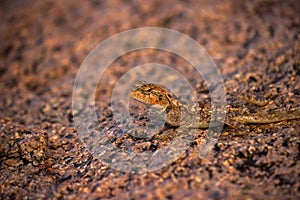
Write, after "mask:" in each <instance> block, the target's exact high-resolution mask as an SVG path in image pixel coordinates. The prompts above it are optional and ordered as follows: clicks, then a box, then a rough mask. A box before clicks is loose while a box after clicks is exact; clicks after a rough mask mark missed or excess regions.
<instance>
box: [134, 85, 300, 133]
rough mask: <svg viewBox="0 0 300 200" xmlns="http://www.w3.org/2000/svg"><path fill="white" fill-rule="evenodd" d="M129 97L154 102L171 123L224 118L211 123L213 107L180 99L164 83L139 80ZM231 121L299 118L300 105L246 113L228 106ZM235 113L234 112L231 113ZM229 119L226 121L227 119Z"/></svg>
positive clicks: (203, 124) (204, 123)
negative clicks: (279, 109)
mask: <svg viewBox="0 0 300 200" xmlns="http://www.w3.org/2000/svg"><path fill="white" fill-rule="evenodd" d="M130 97H131V98H133V99H135V100H137V101H139V102H142V103H144V104H146V105H150V106H154V107H155V108H156V109H157V110H159V111H160V112H161V113H164V112H165V113H166V122H167V123H168V124H169V125H171V126H180V125H184V126H186V127H188V128H209V126H210V125H211V126H214V124H215V126H218V124H220V123H223V122H218V121H215V122H214V123H211V124H210V118H211V114H210V113H211V112H209V111H211V109H212V108H211V107H208V106H199V103H197V102H196V103H195V102H193V103H192V102H183V101H179V100H177V98H176V96H175V95H174V94H172V93H171V92H170V91H169V90H168V89H166V88H165V87H163V86H161V85H158V84H153V83H147V82H146V81H139V82H138V83H137V84H136V87H135V88H134V89H133V90H132V91H131V93H130ZM226 112H227V113H228V114H227V117H229V119H228V121H235V122H238V123H242V124H267V123H274V122H279V121H284V120H292V119H299V118H300V109H297V110H294V111H267V110H265V111H259V112H256V113H245V112H242V111H241V110H239V109H233V108H230V109H227V110H226ZM231 113H235V114H231ZM225 123H226V122H225Z"/></svg>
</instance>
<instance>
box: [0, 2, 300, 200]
mask: <svg viewBox="0 0 300 200" xmlns="http://www.w3.org/2000/svg"><path fill="white" fill-rule="evenodd" d="M299 13H300V3H299V1H297V0H295V1H277V0H274V1H268V0H258V1H251V2H250V1H249V2H242V1H234V0H233V1H224V2H221V1H169V0H167V1H151V2H145V1H139V0H137V1H118V0H113V1H106V2H104V1H48V0H46V1H30V0H27V1H16V0H12V1H1V2H0V18H1V25H0V30H1V31H0V47H1V48H0V77H1V78H0V80H1V81H0V88H1V90H0V91H1V95H0V127H1V128H0V131H1V132H0V134H1V141H0V142H1V143H0V145H1V146H0V150H1V152H0V153H1V154H0V159H1V160H0V170H1V173H0V181H1V187H0V196H1V199H15V198H16V199H60V198H63V199H83V198H88V199H100V198H105V199H109V198H115V199H299V198H300V125H299V120H291V121H283V122H278V123H273V124H266V125H247V126H245V127H243V128H239V127H230V126H225V128H224V130H223V131H222V134H221V136H220V138H219V140H218V143H217V144H216V145H215V146H214V148H213V149H212V151H211V152H210V154H209V156H208V157H206V158H204V159H200V158H199V157H198V153H197V149H198V148H199V146H200V145H201V144H202V143H203V141H204V136H203V135H205V133H206V132H205V130H199V131H198V132H197V134H196V136H195V137H196V138H195V140H194V142H192V143H191V144H190V146H189V148H188V149H187V150H186V151H185V153H183V154H182V155H181V156H180V157H179V159H178V160H176V161H174V162H172V163H171V164H170V165H168V166H166V167H163V168H161V169H158V170H156V171H154V172H148V173H142V174H138V173H126V172H122V171H118V170H115V169H112V168H110V166H108V165H106V164H105V163H103V162H102V161H101V159H98V158H95V156H93V155H92V154H91V152H90V151H89V150H88V149H87V148H85V146H84V145H83V143H82V142H81V140H80V138H79V136H78V132H77V130H76V128H75V124H74V120H73V115H72V88H73V83H74V80H75V77H76V73H77V71H78V69H79V67H80V65H81V63H82V62H83V60H84V59H85V57H86V56H87V55H88V54H89V52H90V51H91V50H92V49H93V48H94V47H96V45H97V44H99V43H100V42H101V41H103V40H105V39H106V38H108V37H110V36H113V35H115V34H117V33H119V32H121V31H125V30H128V29H132V28H137V27H144V26H157V27H165V28H170V29H173V30H177V31H180V32H182V33H185V34H187V35H188V36H190V37H192V38H193V39H195V40H196V41H198V42H199V44H201V45H202V46H203V47H204V48H205V49H206V50H207V51H208V53H209V54H210V55H211V57H212V58H213V59H214V61H215V62H216V65H217V66H218V67H219V69H220V72H221V73H222V76H223V78H224V83H225V87H226V92H227V100H228V102H229V103H230V104H231V105H232V106H233V107H243V108H245V109H248V110H250V111H254V110H257V109H258V110H259V109H274V110H293V109H296V108H299V107H300V103H299V102H300V101H299V99H300V40H299V39H300V15H299ZM150 61H151V62H154V61H156V62H159V63H164V64H166V65H170V66H177V68H179V69H181V70H182V72H183V73H185V74H184V75H185V76H186V77H188V79H189V80H190V81H191V82H192V83H193V84H195V86H196V90H195V94H196V95H197V96H199V98H200V99H201V98H204V97H203V96H205V94H206V93H207V90H206V89H204V88H205V87H204V86H203V84H204V83H203V82H202V81H201V80H200V79H197V78H194V76H193V72H192V71H190V70H186V69H189V67H188V64H187V63H186V62H185V61H184V60H182V59H179V58H176V57H175V58H174V55H170V54H167V53H165V54H164V53H160V54H156V53H154V52H153V51H151V50H145V51H144V52H143V51H140V52H133V53H129V54H127V55H124V56H123V57H121V58H120V59H118V60H116V61H115V62H114V63H112V66H111V69H112V73H110V76H111V78H110V80H111V82H109V84H108V85H106V86H105V87H103V86H102V88H101V87H100V86H99V90H98V93H97V94H99V95H97V96H96V97H97V98H96V113H97V116H98V121H99V129H100V130H101V131H102V132H104V133H105V134H107V137H108V138H109V140H110V141H111V142H112V143H114V144H115V145H116V146H118V147H119V148H121V149H125V150H126V149H127V150H128V149H129V150H131V151H138V152H141V151H155V150H156V149H158V148H160V147H161V146H163V145H165V144H167V143H168V142H169V139H168V140H159V139H148V140H146V139H145V140H142V139H141V140H135V139H134V138H133V137H132V136H130V135H128V134H126V133H122V134H121V133H120V131H118V129H117V125H116V124H115V123H114V122H113V118H112V115H111V111H110V109H111V108H110V106H109V103H110V100H109V94H110V93H111V92H112V89H113V86H114V84H115V82H116V81H117V80H118V78H119V77H120V76H121V75H122V74H123V73H125V72H126V71H127V70H128V69H130V68H132V67H134V66H136V65H138V64H142V63H148V62H150ZM241 94H242V95H241ZM247 95H248V96H250V97H251V98H252V97H253V98H255V99H263V100H265V101H267V102H268V103H267V105H265V106H264V107H260V106H257V105H253V104H250V103H248V102H247V101H245V100H244V99H245V98H244V99H243V98H241V96H247ZM206 96H207V95H206ZM140 106H141V105H137V106H136V107H133V108H132V115H136V116H137V117H138V113H137V112H138V109H146V107H142V108H141V107H140ZM140 112H142V111H141V110H140ZM137 119H140V120H141V121H142V120H143V119H144V118H143V117H140V118H137ZM137 121H138V122H139V120H137ZM166 131H167V133H168V134H172V132H174V129H169V130H166Z"/></svg>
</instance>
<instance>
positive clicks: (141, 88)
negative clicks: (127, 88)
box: [130, 81, 177, 110]
mask: <svg viewBox="0 0 300 200" xmlns="http://www.w3.org/2000/svg"><path fill="white" fill-rule="evenodd" d="M130 97H131V98H133V99H134V100H137V101H139V102H142V103H144V104H146V105H150V106H154V107H157V108H159V107H160V108H161V107H162V108H163V110H166V109H167V108H168V107H169V106H171V105H172V104H173V103H175V102H177V100H176V97H175V95H173V94H172V93H171V92H170V91H169V90H168V89H167V88H165V87H164V86H161V85H158V84H154V83H148V82H146V81H138V82H137V83H136V85H135V88H134V89H133V90H132V91H131V93H130Z"/></svg>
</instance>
